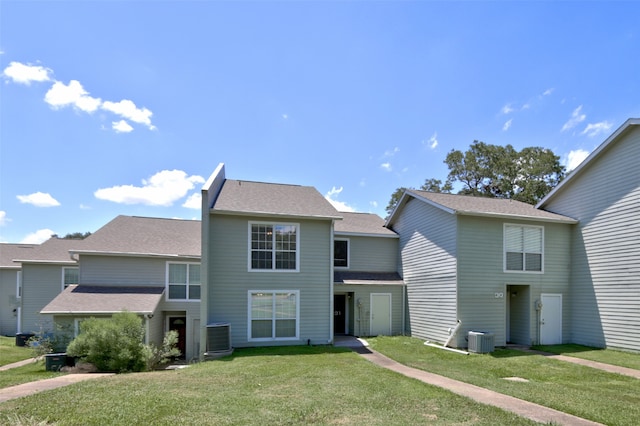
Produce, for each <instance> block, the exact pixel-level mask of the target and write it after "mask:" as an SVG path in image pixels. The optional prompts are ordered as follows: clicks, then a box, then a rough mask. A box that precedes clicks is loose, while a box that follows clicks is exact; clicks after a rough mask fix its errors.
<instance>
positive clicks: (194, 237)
mask: <svg viewBox="0 0 640 426" xmlns="http://www.w3.org/2000/svg"><path fill="white" fill-rule="evenodd" d="M74 253H80V254H117V255H133V256H178V257H193V258H199V257H200V256H201V253H200V221H199V220H182V219H162V218H153V217H138V216H118V217H116V218H115V219H113V220H112V221H111V222H109V223H107V224H106V225H104V226H103V227H102V228H100V229H98V230H97V231H96V232H95V233H93V234H91V235H90V236H89V237H88V238H87V239H86V240H85V244H84V245H83V246H82V247H81V248H78V249H76V250H74Z"/></svg>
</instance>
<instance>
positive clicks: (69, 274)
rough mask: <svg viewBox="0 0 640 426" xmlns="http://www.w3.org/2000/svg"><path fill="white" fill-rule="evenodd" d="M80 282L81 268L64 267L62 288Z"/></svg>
mask: <svg viewBox="0 0 640 426" xmlns="http://www.w3.org/2000/svg"><path fill="white" fill-rule="evenodd" d="M79 282H80V269H79V268H62V290H64V289H65V288H67V287H69V286H70V285H73V284H78V283H79Z"/></svg>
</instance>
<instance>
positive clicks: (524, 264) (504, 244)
mask: <svg viewBox="0 0 640 426" xmlns="http://www.w3.org/2000/svg"><path fill="white" fill-rule="evenodd" d="M508 227H516V228H529V229H539V230H540V253H536V252H527V251H523V252H522V254H523V256H522V270H513V269H507V228H508ZM502 235H503V242H502V262H503V271H504V272H505V273H510V274H544V226H538V225H522V224H519V223H505V224H504V225H503V232H502ZM527 253H532V254H540V270H539V271H527V256H526V254H527Z"/></svg>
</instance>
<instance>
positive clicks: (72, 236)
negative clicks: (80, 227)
mask: <svg viewBox="0 0 640 426" xmlns="http://www.w3.org/2000/svg"><path fill="white" fill-rule="evenodd" d="M89 235H91V232H71V233H69V234H67V235H65V236H64V237H62V238H64V239H66V240H84V239H85V238H87V237H88V236H89Z"/></svg>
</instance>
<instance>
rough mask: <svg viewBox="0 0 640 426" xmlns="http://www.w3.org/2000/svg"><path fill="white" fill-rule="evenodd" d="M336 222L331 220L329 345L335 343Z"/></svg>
mask: <svg viewBox="0 0 640 426" xmlns="http://www.w3.org/2000/svg"><path fill="white" fill-rule="evenodd" d="M335 223H336V220H335V219H331V241H330V243H329V339H328V340H327V343H328V344H332V343H333V315H334V313H333V311H334V309H335V308H334V306H333V281H334V276H333V275H334V273H333V256H334V252H333V251H334V227H335Z"/></svg>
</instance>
